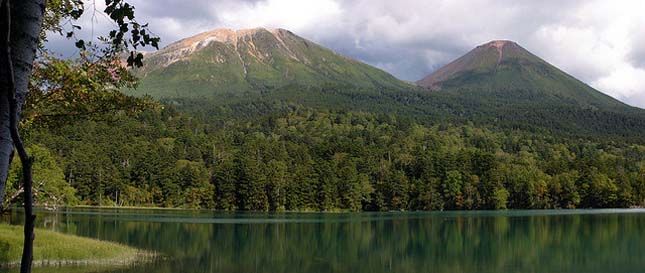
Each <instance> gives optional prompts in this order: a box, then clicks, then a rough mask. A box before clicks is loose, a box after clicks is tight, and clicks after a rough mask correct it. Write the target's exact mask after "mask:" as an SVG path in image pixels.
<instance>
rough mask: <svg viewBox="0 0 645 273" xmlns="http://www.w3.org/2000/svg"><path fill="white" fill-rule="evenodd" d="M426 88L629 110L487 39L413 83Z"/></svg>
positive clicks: (516, 49) (537, 60)
mask: <svg viewBox="0 0 645 273" xmlns="http://www.w3.org/2000/svg"><path fill="white" fill-rule="evenodd" d="M417 84H418V85H420V86H423V87H425V88H429V89H431V90H435V91H438V90H446V91H449V90H462V92H463V91H464V90H468V91H474V94H473V95H476V96H484V97H486V96H488V97H490V96H497V97H498V98H499V99H502V100H511V101H510V102H515V103H518V102H526V101H527V100H531V101H532V103H534V104H535V103H539V102H541V101H545V102H546V101H548V102H550V103H555V104H568V105H576V106H581V107H585V108H592V109H620V108H630V107H628V106H626V105H625V104H623V103H622V102H620V101H618V100H616V99H613V98H612V97H610V96H607V95H605V94H603V93H601V92H599V91H597V90H595V89H593V88H592V87H590V86H588V85H587V84H585V83H583V82H581V81H579V80H577V79H575V78H574V77H572V76H570V75H568V74H567V73H565V72H563V71H562V70H560V69H558V68H556V67H555V66H553V65H551V64H549V63H548V62H546V61H544V60H542V59H541V58H539V57H537V56H535V55H534V54H532V53H531V52H529V51H527V50H526V49H524V48H522V47H521V46H520V45H518V44H517V43H515V42H512V41H502V40H499V41H492V42H489V43H486V44H483V45H480V46H478V47H476V48H475V49H473V50H471V51H470V52H468V53H466V55H463V56H461V57H460V58H458V59H456V60H455V61H453V62H451V63H449V64H447V65H445V66H444V67H442V68H440V69H438V70H436V71H435V72H433V73H432V74H430V75H428V76H426V77H425V78H423V79H421V80H419V81H417Z"/></svg>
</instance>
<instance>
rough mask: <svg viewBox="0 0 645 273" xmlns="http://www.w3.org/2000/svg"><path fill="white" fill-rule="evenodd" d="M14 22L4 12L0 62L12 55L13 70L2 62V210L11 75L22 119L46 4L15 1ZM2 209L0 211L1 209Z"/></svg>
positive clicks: (9, 154)
mask: <svg viewBox="0 0 645 273" xmlns="http://www.w3.org/2000/svg"><path fill="white" fill-rule="evenodd" d="M0 1H2V5H3V6H4V5H5V3H7V4H8V3H9V0H0ZM10 10H11V15H10V17H9V18H11V21H9V20H7V19H8V16H6V14H7V13H5V12H4V11H3V14H2V16H0V18H2V19H1V20H0V21H1V23H0V27H1V28H2V34H3V36H2V40H3V42H2V43H1V44H0V52H1V53H2V54H0V55H3V56H2V57H1V58H6V57H5V56H7V54H8V53H9V52H10V56H11V63H12V67H11V68H9V67H7V66H6V65H7V64H9V62H7V61H6V60H2V62H1V65H2V67H0V76H1V77H2V79H0V82H1V84H0V88H1V89H0V206H2V203H3V201H4V195H5V188H6V183H7V177H8V174H9V165H10V163H11V158H12V156H13V141H12V140H11V124H10V120H11V114H10V109H11V107H10V105H9V100H10V99H11V98H10V97H9V96H10V94H11V93H12V92H11V90H9V87H8V85H7V83H8V77H9V76H10V75H8V74H9V73H8V72H9V71H13V83H14V84H13V86H14V87H15V99H16V103H17V109H16V113H17V114H18V116H20V113H21V112H22V105H23V104H24V102H25V98H26V96H27V90H28V86H29V78H30V76H31V71H32V68H33V62H34V58H35V56H36V49H37V48H38V42H39V41H38V40H39V37H40V30H41V27H42V21H43V16H44V12H45V0H14V1H11V5H10ZM10 22H11V24H10V42H9V44H8V45H7V44H6V43H5V42H4V40H5V38H6V37H7V35H8V34H9V33H6V34H5V32H6V30H7V29H8V28H7V27H8V25H9V23H10ZM0 209H1V208H0Z"/></svg>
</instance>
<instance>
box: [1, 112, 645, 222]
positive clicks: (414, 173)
mask: <svg viewBox="0 0 645 273" xmlns="http://www.w3.org/2000/svg"><path fill="white" fill-rule="evenodd" d="M229 110H230V109H229ZM231 111H233V112H232V113H229V115H227V116H226V118H223V116H224V115H222V116H220V117H213V116H209V115H198V114H188V113H181V112H178V111H176V110H174V109H173V107H166V109H164V110H150V111H146V112H144V113H142V114H140V115H138V116H137V117H135V118H132V117H126V116H123V117H120V116H117V117H113V118H112V119H111V120H106V121H96V120H95V121H82V122H76V123H74V124H68V125H63V126H32V127H30V128H29V129H27V130H26V132H25V134H26V135H27V138H28V141H27V143H33V145H32V147H31V148H30V150H31V151H32V153H34V155H35V156H36V160H37V161H36V163H35V164H36V165H35V172H36V174H35V175H36V176H35V177H36V180H37V181H35V182H36V185H37V190H36V193H37V196H36V199H37V201H38V202H39V203H40V204H46V205H65V204H67V205H75V204H87V205H118V206H163V207H186V208H202V209H220V210H258V211H281V210H297V211H339V210H342V211H360V210H370V211H383V210H453V209H454V210H469V209H505V208H512V209H538V208H540V209H542V208H591V207H593V208H600V207H631V206H642V205H643V204H644V203H645V146H642V145H638V144H629V143H627V142H625V141H621V140H620V139H609V138H596V139H595V140H589V139H580V138H574V137H563V136H555V135H550V134H548V133H546V132H545V133H536V132H528V131H525V130H513V129H512V128H504V129H495V128H494V127H482V126H478V125H473V123H469V122H463V123H450V122H441V123H437V124H434V125H433V124H432V123H422V122H416V121H415V120H414V119H408V118H405V117H398V116H396V115H393V114H377V113H367V112H359V111H356V112H351V111H334V110H315V109H314V108H308V107H300V106H293V105H291V106H288V107H283V108H281V109H280V111H270V112H271V114H266V115H265V114H263V115H255V116H253V117H252V118H249V117H248V111H249V110H248V108H247V109H237V110H231ZM13 165H14V166H17V165H18V164H13ZM16 168H17V167H16ZM19 175H20V172H19V170H18V169H13V170H12V175H11V178H10V185H12V188H11V189H10V193H9V194H8V196H11V191H13V192H14V193H15V192H16V191H17V190H18V186H17V181H18V179H19ZM16 201H19V200H16Z"/></svg>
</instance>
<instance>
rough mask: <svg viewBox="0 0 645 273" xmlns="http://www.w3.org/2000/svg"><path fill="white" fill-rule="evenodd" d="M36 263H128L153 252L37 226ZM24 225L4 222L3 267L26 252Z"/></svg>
mask: <svg viewBox="0 0 645 273" xmlns="http://www.w3.org/2000/svg"><path fill="white" fill-rule="evenodd" d="M35 232H36V239H35V240H34V265H36V266H58V265H125V264H131V263H134V262H137V261H139V260H146V259H150V258H151V257H152V256H153V255H152V254H151V253H148V252H145V251H141V250H138V249H135V248H131V247H128V246H124V245H121V244H117V243H112V242H105V241H99V240H94V239H89V238H82V237H78V236H72V235H66V234H61V233H57V232H53V231H49V230H44V229H36V231H35ZM22 234H23V233H22V226H12V225H7V224H0V267H11V266H17V265H18V264H19V263H20V257H21V255H22V243H23V235H22Z"/></svg>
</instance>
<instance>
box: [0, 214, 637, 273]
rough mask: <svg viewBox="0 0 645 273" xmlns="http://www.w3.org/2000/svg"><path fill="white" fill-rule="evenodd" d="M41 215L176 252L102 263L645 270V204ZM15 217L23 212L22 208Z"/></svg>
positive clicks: (63, 227) (58, 225)
mask: <svg viewBox="0 0 645 273" xmlns="http://www.w3.org/2000/svg"><path fill="white" fill-rule="evenodd" d="M37 219H38V223H37V226H38V227H41V228H48V229H53V230H57V231H60V232H64V233H70V234H76V235H80V236H85V237H91V238H98V239H101V240H109V241H115V242H120V243H124V244H127V245H131V246H134V247H138V248H142V249H147V250H152V251H157V252H161V253H163V254H164V255H166V256H167V257H168V258H166V259H159V260H157V261H154V262H151V263H146V264H142V265H136V266H132V267H128V268H119V269H112V270H107V271H105V270H103V271H100V272H123V273H126V272H127V273H130V272H132V273H134V272H137V273H143V272H146V273H156V272H164V273H170V272H173V273H174V272H186V273H193V272H194V273H199V272H227V273H235V272H267V273H273V272H290V273H292V272H294V273H299V272H303V273H308V272H312V273H313V272H316V273H317V272H351V273H362V272H366V273H379V272H415V273H416V272H446V273H447V272H451V273H455V272H491V273H492V272H496V273H505V272H522V273H530V272H571V273H573V272H576V273H578V272H586V273H594V272H599V273H600V272H602V273H609V272H621V273H628V272H634V273H636V272H645V210H574V211H568V210H564V211H503V212H432V213H347V214H322V213H277V214H264V213H235V214H234V213H220V212H204V211H202V212H198V211H179V210H123V209H118V210H117V209H73V210H66V211H61V212H57V213H52V212H42V211H40V212H38V218H37ZM8 221H10V222H13V223H14V224H18V223H20V222H21V221H22V219H21V217H19V216H16V215H14V216H12V218H11V219H8ZM56 271H58V270H56ZM70 271H72V270H70ZM73 271H74V272H76V270H73ZM81 271H82V270H81ZM0 272H3V271H2V270H0ZM40 272H48V271H47V270H45V271H42V270H41V271H40ZM92 272H94V271H92Z"/></svg>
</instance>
